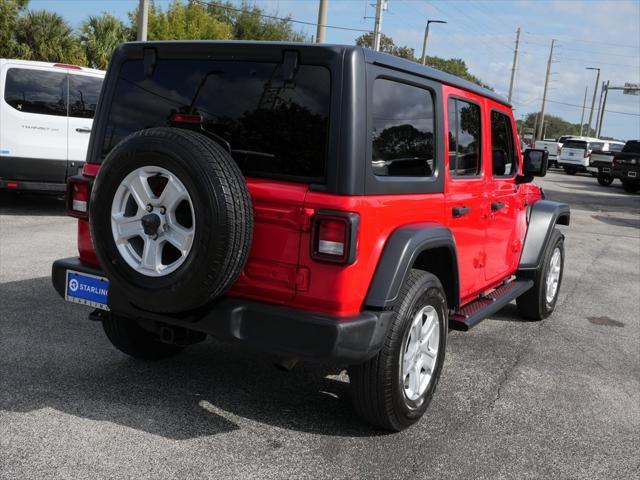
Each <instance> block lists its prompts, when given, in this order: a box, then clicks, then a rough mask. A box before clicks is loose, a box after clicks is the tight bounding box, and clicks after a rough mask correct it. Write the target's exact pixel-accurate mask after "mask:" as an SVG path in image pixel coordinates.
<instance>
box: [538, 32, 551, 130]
mask: <svg viewBox="0 0 640 480" xmlns="http://www.w3.org/2000/svg"><path fill="white" fill-rule="evenodd" d="M555 44H556V41H555V39H554V40H551V50H550V51H549V60H547V74H546V75H545V77H544V91H543V92H542V107H541V108H540V123H539V124H538V125H537V128H536V133H535V139H536V140H542V138H541V136H540V135H542V126H543V125H544V107H545V104H546V102H547V89H548V87H549V76H550V74H551V61H552V59H553V47H554V46H555Z"/></svg>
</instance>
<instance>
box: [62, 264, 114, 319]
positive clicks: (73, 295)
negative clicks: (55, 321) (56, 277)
mask: <svg viewBox="0 0 640 480" xmlns="http://www.w3.org/2000/svg"><path fill="white" fill-rule="evenodd" d="M108 296H109V280H107V279H106V278H104V277H98V276H97V275H90V274H88V273H80V272H76V271H75V270H67V283H66V286H65V291H64V298H65V300H67V301H69V302H73V303H79V304H81V305H89V306H91V307H94V308H100V309H102V310H109V306H108V305H107V299H108Z"/></svg>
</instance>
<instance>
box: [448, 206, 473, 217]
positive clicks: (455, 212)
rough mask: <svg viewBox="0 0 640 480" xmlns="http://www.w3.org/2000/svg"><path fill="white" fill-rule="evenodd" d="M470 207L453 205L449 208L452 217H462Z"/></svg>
mask: <svg viewBox="0 0 640 480" xmlns="http://www.w3.org/2000/svg"><path fill="white" fill-rule="evenodd" d="M470 211H471V209H470V208H469V207H467V206H466V205H465V206H464V207H453V208H452V209H451V215H452V216H453V218H460V217H464V216H465V215H466V214H467V213H469V212H470Z"/></svg>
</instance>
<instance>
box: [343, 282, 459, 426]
mask: <svg viewBox="0 0 640 480" xmlns="http://www.w3.org/2000/svg"><path fill="white" fill-rule="evenodd" d="M447 324H448V319H447V301H446V297H445V294H444V291H443V289H442V285H441V284H440V281H439V280H438V278H437V277H435V276H434V275H432V274H430V273H428V272H424V271H421V270H411V272H410V274H409V277H408V278H407V280H406V281H405V283H404V285H403V287H402V291H401V293H400V297H399V299H398V303H397V305H396V307H395V309H394V316H393V320H392V321H391V325H390V326H389V330H388V332H387V337H386V339H385V342H384V345H383V347H382V349H381V350H380V352H378V354H377V355H376V356H375V357H373V358H372V359H370V360H368V361H367V362H365V363H363V364H361V365H355V366H352V367H349V378H350V381H351V389H352V393H353V401H354V404H355V408H356V411H357V412H358V414H359V415H360V416H361V417H362V418H363V419H364V420H366V421H367V422H369V423H372V424H373V425H376V426H378V427H382V428H384V429H387V430H392V431H400V430H403V429H405V428H407V427H409V426H410V425H412V424H413V423H415V422H417V421H418V420H419V419H420V418H421V417H422V415H423V414H424V412H425V411H426V409H427V406H428V405H429V402H430V401H431V398H432V397H433V394H434V392H435V389H436V385H437V384H438V379H439V378H440V373H441V372H442V364H443V363H444V355H445V347H446V336H447Z"/></svg>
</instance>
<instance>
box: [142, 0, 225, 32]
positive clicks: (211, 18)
mask: <svg viewBox="0 0 640 480" xmlns="http://www.w3.org/2000/svg"><path fill="white" fill-rule="evenodd" d="M129 18H130V20H131V23H132V27H133V28H134V29H135V28H137V27H136V26H137V22H138V10H137V9H136V10H134V11H132V12H130V13H129ZM231 38H232V27H231V25H230V24H228V23H226V22H224V21H223V20H221V19H220V18H218V17H217V16H216V15H212V14H210V13H209V12H208V10H207V7H206V6H205V5H203V4H202V3H199V2H195V1H191V0H190V1H189V2H187V3H183V2H181V1H179V0H174V1H173V2H172V3H171V4H169V6H168V7H167V9H166V10H163V9H162V8H161V7H160V6H158V5H157V4H156V3H155V2H154V1H152V2H151V3H150V5H149V20H148V25H147V39H148V40H229V39H231Z"/></svg>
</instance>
